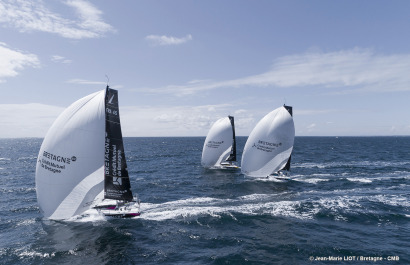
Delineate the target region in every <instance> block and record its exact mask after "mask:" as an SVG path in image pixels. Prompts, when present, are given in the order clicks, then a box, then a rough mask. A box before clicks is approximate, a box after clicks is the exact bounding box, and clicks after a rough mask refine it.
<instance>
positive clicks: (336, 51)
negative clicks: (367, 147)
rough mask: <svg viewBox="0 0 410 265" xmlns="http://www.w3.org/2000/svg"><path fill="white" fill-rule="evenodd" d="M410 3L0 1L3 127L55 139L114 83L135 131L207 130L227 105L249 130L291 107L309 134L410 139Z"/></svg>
mask: <svg viewBox="0 0 410 265" xmlns="http://www.w3.org/2000/svg"><path fill="white" fill-rule="evenodd" d="M409 10H410V1H377V0H374V1H362V0H346V1H328V0H312V1H304V0H300V1H296V0H289V1H272V0H260V1H251V0H247V1H245V0H209V1H200V0H195V1H194V0H192V1H191V0H173V1H156V0H139V1H135V0H121V1H110V0H98V1H97V0H94V1H86V0H0V90H1V92H2V93H1V94H2V96H1V98H0V126H1V130H0V137H44V135H45V134H46V132H47V130H48V128H49V127H50V126H51V124H52V122H53V121H54V120H55V118H56V117H57V116H58V115H59V114H60V113H61V112H62V111H63V110H64V108H65V107H67V106H69V105H70V104H71V103H72V102H74V101H75V100H77V99H79V98H81V97H83V96H85V95H87V94H90V93H92V92H95V91H98V90H101V89H104V88H105V85H106V84H107V81H108V82H109V84H110V86H111V87H113V88H116V89H118V90H119V93H120V112H121V120H122V127H123V134H124V135H125V136H205V135H206V133H207V131H208V130H209V128H210V126H211V125H212V123H213V122H214V121H215V120H217V119H218V118H220V117H223V116H226V115H233V116H235V124H236V130H237V134H238V135H243V136H247V135H249V133H250V131H251V130H252V128H253V127H254V126H255V124H256V123H257V122H258V121H259V120H260V119H261V118H262V117H263V116H264V115H265V114H267V113H269V112H270V111H272V110H273V109H275V108H277V107H279V106H281V105H283V104H285V103H286V104H287V105H291V106H293V107H294V120H295V127H296V135H297V136H305V135H306V136H310V135H312V136H314V135H318V136H322V135H325V136H327V135H329V136H344V135H409V134H410V103H409V99H410V34H409V28H410V16H409ZM106 76H108V78H109V80H108V78H107V77H106Z"/></svg>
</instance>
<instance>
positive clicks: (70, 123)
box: [35, 86, 140, 220]
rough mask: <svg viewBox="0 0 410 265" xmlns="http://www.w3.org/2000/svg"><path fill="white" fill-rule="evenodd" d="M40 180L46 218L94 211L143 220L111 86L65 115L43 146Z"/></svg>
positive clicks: (40, 199) (39, 194) (39, 197)
mask: <svg viewBox="0 0 410 265" xmlns="http://www.w3.org/2000/svg"><path fill="white" fill-rule="evenodd" d="M35 179H36V191H37V201H38V203H39V206H40V210H41V212H42V213H43V215H44V217H45V218H48V219H53V220H63V219H69V218H71V217H73V216H77V215H81V214H83V213H84V212H85V211H86V210H88V209H90V208H92V207H94V208H96V209H98V210H100V211H101V212H102V213H103V214H104V215H106V216H113V217H134V216H139V215H140V211H139V201H138V202H137V201H135V200H134V197H133V194H132V191H131V184H130V179H129V175H128V170H127V163H126V159H125V153H124V144H123V138H122V132H121V124H120V116H119V107H118V91H117V90H114V89H111V88H109V87H108V86H107V88H106V89H103V90H101V91H99V92H95V93H93V94H90V95H88V96H85V97H83V98H81V99H79V100H77V101H76V102H74V103H73V104H71V105H70V106H69V107H68V108H67V109H66V110H65V111H63V113H61V114H60V116H59V117H58V118H57V119H56V121H55V122H54V123H53V125H52V126H51V127H50V129H49V131H48V132H47V134H46V136H45V138H44V140H43V143H42V145H41V148H40V151H39V154H38V159H37V166H36V177H35ZM98 203H101V204H98Z"/></svg>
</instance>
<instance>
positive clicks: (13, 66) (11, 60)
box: [0, 43, 40, 83]
mask: <svg viewBox="0 0 410 265" xmlns="http://www.w3.org/2000/svg"><path fill="white" fill-rule="evenodd" d="M0 58H1V60H0V83H2V82H5V78H7V77H14V76H17V75H18V74H19V71H21V70H23V69H24V68H25V67H39V66H40V61H39V59H38V57H37V56H36V55H35V54H30V53H25V52H22V51H19V50H13V49H10V48H8V47H7V45H6V44H4V43H0Z"/></svg>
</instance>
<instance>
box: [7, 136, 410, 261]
mask: <svg viewBox="0 0 410 265" xmlns="http://www.w3.org/2000/svg"><path fill="white" fill-rule="evenodd" d="M204 139H205V138H204V137H192V138H190V137H187V138H176V137H169V138H125V139H124V141H125V151H126V155H127V162H128V169H129V173H130V177H131V184H132V190H133V192H134V193H137V194H138V195H139V198H140V199H141V202H142V203H141V211H142V215H141V217H138V218H135V219H107V218H104V217H102V216H99V215H97V214H88V215H84V216H82V217H78V218H76V219H73V220H71V221H58V222H57V221H50V220H44V219H43V218H42V215H41V213H40V211H39V208H38V205H37V200H36V191H35V180H34V174H35V167H36V158H37V154H38V150H39V148H40V145H41V142H42V139H1V140H0V210H1V215H0V264H88V265H91V264H410V254H409V253H410V200H409V198H410V155H409V153H410V137H339V138H337V137H296V139H295V148H294V152H293V156H292V168H291V173H292V178H293V179H292V180H291V181H287V182H277V181H273V180H268V179H252V178H249V177H246V176H244V175H242V174H241V173H240V170H209V169H208V170H207V169H204V168H202V167H201V164H200V159H201V152H202V145H203V141H204ZM245 141H246V137H238V151H239V153H238V157H239V161H240V158H241V150H242V149H243V146H244V144H245ZM379 259H381V260H379Z"/></svg>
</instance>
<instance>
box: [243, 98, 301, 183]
mask: <svg viewBox="0 0 410 265" xmlns="http://www.w3.org/2000/svg"><path fill="white" fill-rule="evenodd" d="M292 116H293V115H292V107H290V106H285V105H284V106H283V107H280V108H277V109H275V110H273V111H272V112H270V113H268V114H267V115H266V116H265V117H263V118H262V119H261V120H260V121H259V122H258V124H257V125H256V126H255V128H254V129H253V130H252V132H251V134H250V135H249V137H248V140H247V141H246V144H245V147H244V151H243V154H242V162H241V168H242V169H241V171H242V173H243V174H245V175H247V176H251V177H258V178H265V177H269V178H275V179H278V180H288V179H290V178H289V171H290V162H291V154H292V150H293V143H294V138H295V125H294V123H293V117H292Z"/></svg>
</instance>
